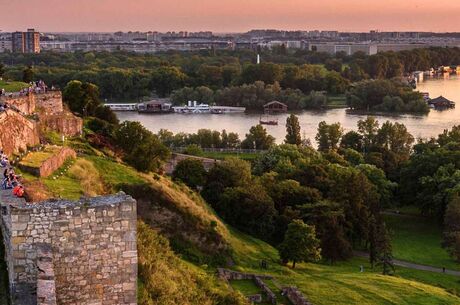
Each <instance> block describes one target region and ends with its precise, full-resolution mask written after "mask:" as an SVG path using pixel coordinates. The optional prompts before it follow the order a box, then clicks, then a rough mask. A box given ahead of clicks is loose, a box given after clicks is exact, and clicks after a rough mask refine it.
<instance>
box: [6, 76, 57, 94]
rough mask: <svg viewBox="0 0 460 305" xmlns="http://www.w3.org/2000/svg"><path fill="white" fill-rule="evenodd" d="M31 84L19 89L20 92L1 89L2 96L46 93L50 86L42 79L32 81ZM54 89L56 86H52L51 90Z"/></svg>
mask: <svg viewBox="0 0 460 305" xmlns="http://www.w3.org/2000/svg"><path fill="white" fill-rule="evenodd" d="M29 85H30V86H29V87H27V88H23V89H21V90H19V92H16V93H12V92H9V93H8V92H6V91H5V89H1V90H0V96H9V97H13V96H14V95H19V96H27V95H29V94H30V93H36V94H40V93H46V92H47V91H48V86H47V85H46V83H45V82H44V81H42V80H38V81H34V82H30V84H29ZM54 89H55V88H54V86H52V87H51V90H54Z"/></svg>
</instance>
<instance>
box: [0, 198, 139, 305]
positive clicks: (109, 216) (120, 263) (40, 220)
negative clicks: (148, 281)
mask: <svg viewBox="0 0 460 305" xmlns="http://www.w3.org/2000/svg"><path fill="white" fill-rule="evenodd" d="M8 194H9V192H8V193H3V194H2V196H1V199H2V205H1V209H2V216H1V219H0V225H1V228H2V232H3V235H4V236H3V238H4V243H5V248H6V258H7V262H8V275H9V283H10V288H11V289H10V291H11V297H12V301H13V304H14V305H29V304H30V305H32V304H33V305H35V304H40V303H39V301H41V302H45V301H48V302H47V303H43V304H66V305H72V304H74V305H77V304H88V305H105V304H107V305H116V304H123V305H135V304H137V300H136V298H137V295H136V289H137V287H136V280H137V250H136V222H137V215H136V201H135V200H133V199H132V198H131V197H130V196H127V195H125V194H124V193H119V194H116V195H111V196H105V197H96V198H92V199H87V200H81V201H78V202H71V201H47V202H41V203H37V204H26V203H25V201H23V200H22V199H17V198H8V197H9V196H10V195H8ZM4 202H10V203H12V204H4ZM43 253H46V255H44V254H43ZM39 266H42V267H40V268H39ZM50 300H51V303H49V301H50ZM53 300H55V301H53Z"/></svg>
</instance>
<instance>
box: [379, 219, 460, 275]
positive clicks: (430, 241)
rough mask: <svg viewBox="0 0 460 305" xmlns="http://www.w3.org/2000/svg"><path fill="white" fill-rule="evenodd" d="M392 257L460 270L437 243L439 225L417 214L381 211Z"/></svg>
mask: <svg viewBox="0 0 460 305" xmlns="http://www.w3.org/2000/svg"><path fill="white" fill-rule="evenodd" d="M385 221H386V223H387V226H388V228H389V229H390V230H391V234H392V241H393V243H392V244H393V255H394V256H395V258H398V259H401V260H406V261H409V262H414V263H418V264H424V265H430V266H435V267H440V268H442V267H446V268H448V269H453V270H460V264H458V263H456V262H455V261H454V260H453V259H452V258H451V257H450V256H449V254H448V253H447V251H446V250H445V249H443V248H442V247H441V238H442V228H441V227H440V226H439V225H438V224H437V223H433V222H431V221H430V220H429V219H427V218H424V217H421V216H411V215H385Z"/></svg>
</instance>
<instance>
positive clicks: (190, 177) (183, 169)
mask: <svg viewBox="0 0 460 305" xmlns="http://www.w3.org/2000/svg"><path fill="white" fill-rule="evenodd" d="M206 174H207V173H206V170H205V169H204V166H203V163H202V162H201V160H198V159H190V158H188V159H185V160H181V161H179V163H178V164H177V166H176V168H175V169H174V172H173V174H172V176H173V178H174V179H175V180H179V181H182V182H183V183H185V184H186V185H188V186H189V187H191V188H194V189H196V188H198V186H203V185H204V184H205V182H206Z"/></svg>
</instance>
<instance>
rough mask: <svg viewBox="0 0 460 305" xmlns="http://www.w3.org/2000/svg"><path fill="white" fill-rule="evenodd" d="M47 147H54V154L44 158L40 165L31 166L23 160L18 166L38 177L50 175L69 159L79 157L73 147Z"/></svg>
mask: <svg viewBox="0 0 460 305" xmlns="http://www.w3.org/2000/svg"><path fill="white" fill-rule="evenodd" d="M47 148H49V149H50V150H52V149H53V151H52V152H53V154H51V155H50V156H49V157H48V158H47V159H46V160H43V161H42V162H41V164H40V165H37V166H30V165H27V164H23V163H22V161H21V162H19V163H18V164H17V166H18V168H20V169H21V170H22V171H24V172H27V173H30V174H32V175H34V176H36V177H48V176H50V175H51V174H52V173H54V172H55V171H56V170H58V169H59V168H60V167H61V166H62V165H63V164H64V163H65V162H66V161H67V160H68V159H76V158H77V153H76V152H75V150H73V149H72V148H69V147H58V146H56V147H54V146H49V147H45V150H46V149H47ZM32 154H33V152H32ZM26 157H27V156H26Z"/></svg>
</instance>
